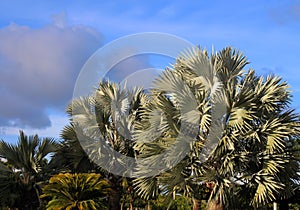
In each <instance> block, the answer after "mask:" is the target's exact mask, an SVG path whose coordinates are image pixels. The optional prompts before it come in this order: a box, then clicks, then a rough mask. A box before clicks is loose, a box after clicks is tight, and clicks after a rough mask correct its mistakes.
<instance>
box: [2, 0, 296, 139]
mask: <svg viewBox="0 0 300 210" xmlns="http://www.w3.org/2000/svg"><path fill="white" fill-rule="evenodd" d="M141 32H163V33H170V34H173V35H176V36H179V37H182V38H184V39H186V40H188V41H190V42H192V43H193V44H195V45H200V46H202V47H204V48H208V49H211V47H212V46H214V48H215V49H217V50H220V49H222V48H223V47H226V46H233V47H235V48H237V49H240V50H241V51H243V52H244V54H245V55H246V56H247V57H248V59H249V61H250V62H251V63H250V65H249V66H248V68H250V67H251V68H254V69H255V70H256V71H257V72H258V73H259V74H263V75H265V74H270V73H272V74H277V75H279V76H282V77H283V78H284V79H285V80H287V81H288V83H289V84H290V85H291V90H292V91H293V95H294V101H293V104H292V107H294V108H296V109H297V110H298V111H300V84H299V75H300V74H299V73H298V72H299V70H300V69H299V68H300V59H299V56H300V41H299V40H300V1H296V0H294V1H292V0H290V1H288V0H286V1H261V0H255V1H221V0H219V1H216V0H212V1H200V0H198V1H196V0H192V1H174V0H173V1H130V0H129V1H128V0H127V1H28V0H24V1H21V0H20V1H13V0H11V1H8V0H3V1H1V2H0V95H1V99H2V100H1V103H0V138H2V139H4V140H8V141H14V139H16V138H15V135H16V134H18V130H20V129H23V130H25V132H26V133H27V134H29V135H31V134H35V133H38V134H39V135H41V136H53V137H55V138H58V137H59V133H60V130H61V129H62V127H63V126H64V125H66V124H67V117H66V114H65V113H64V108H65V106H66V105H67V104H68V103H69V101H70V100H71V98H72V91H73V88H74V84H75V80H76V78H77V76H78V74H79V72H80V69H81V68H82V66H83V65H84V63H85V61H86V60H87V59H88V58H89V57H90V56H91V55H92V54H93V53H94V52H95V51H96V50H97V49H99V48H100V47H101V46H103V45H105V44H107V43H109V42H111V41H113V40H115V39H117V38H120V37H122V36H125V35H130V34H133V33H141ZM155 62H158V63H155ZM126 65H127V66H126ZM159 65H164V62H163V61H159V59H151V58H150V57H140V58H138V59H135V60H134V61H131V62H127V63H126V62H125V64H124V65H123V67H122V68H132V67H133V66H135V67H141V68H143V67H148V66H159ZM162 67H163V66H162ZM120 74H121V73H120Z"/></svg>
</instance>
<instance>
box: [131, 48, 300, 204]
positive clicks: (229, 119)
mask: <svg viewBox="0 0 300 210" xmlns="http://www.w3.org/2000/svg"><path fill="white" fill-rule="evenodd" d="M247 64H248V62H247V60H246V58H245V57H244V56H243V55H242V54H241V53H240V52H238V51H236V50H233V49H232V48H225V49H224V50H222V51H220V52H218V53H215V54H212V55H211V56H208V53H207V52H206V51H205V50H201V49H200V48H198V47H196V48H194V49H192V50H191V51H188V52H186V53H185V54H183V55H182V56H180V57H179V58H178V59H177V60H176V63H175V64H174V65H173V67H171V68H169V69H167V70H166V71H165V72H164V73H163V74H162V75H161V76H160V77H159V78H158V79H157V80H156V82H155V83H154V84H155V88H154V90H153V92H152V95H151V97H152V100H151V103H150V104H149V105H148V107H149V108H148V109H144V112H143V114H142V115H143V116H144V117H143V120H141V121H140V122H138V124H137V126H136V127H138V128H139V130H137V131H136V135H134V137H135V139H134V140H135V141H136V142H137V143H136V145H135V148H136V149H137V150H139V151H140V152H139V155H140V156H142V157H153V158H152V162H151V161H150V165H151V163H152V164H154V163H155V162H156V161H157V160H156V158H157V154H158V153H160V152H162V151H166V149H167V148H169V147H170V145H180V147H178V146H175V148H177V150H176V151H173V153H172V151H171V152H170V154H172V155H175V156H176V155H177V156H178V155H179V156H180V154H181V151H180V150H178V148H181V149H182V148H183V149H184V148H185V149H186V148H187V147H188V146H190V148H191V149H190V152H189V153H188V154H186V155H185V156H184V155H183V156H182V160H181V161H180V163H179V164H177V165H176V166H175V167H173V168H171V169H170V170H168V171H166V172H164V173H161V174H159V175H157V176H156V177H152V178H151V179H149V178H145V177H144V178H143V177H142V178H139V179H137V180H136V181H135V182H136V189H137V191H138V193H139V194H140V195H141V196H143V197H145V198H150V197H151V195H153V193H154V192H155V191H156V186H155V185H154V184H153V183H154V181H156V180H158V186H160V188H161V189H162V191H164V192H166V193H168V194H170V195H174V194H176V193H181V194H183V195H185V196H189V197H191V198H193V199H194V209H197V206H198V201H197V200H198V199H197V194H198V193H199V191H201V190H199V189H201V186H203V184H205V183H206V184H205V185H206V186H209V187H208V188H209V189H210V190H211V193H210V198H209V203H210V204H209V208H210V209H224V208H230V209H236V208H237V209H238V208H240V206H239V205H240V204H239V202H238V200H237V199H238V198H239V197H241V196H240V195H246V194H245V192H247V194H248V196H246V197H245V199H246V202H247V204H248V205H252V206H255V207H258V206H260V205H266V204H268V203H270V202H273V201H275V200H280V199H284V198H288V197H290V196H291V195H292V193H293V185H294V181H295V180H299V175H298V174H297V171H299V166H298V163H297V160H296V159H295V153H294V152H293V147H292V146H291V145H293V143H294V142H295V137H296V136H298V135H299V125H300V124H299V122H300V121H299V115H297V114H295V112H294V111H293V110H291V109H289V103H290V101H291V95H290V92H289V90H288V85H287V84H286V82H283V81H282V80H281V79H280V78H279V77H276V76H273V75H271V76H268V77H267V78H264V77H258V76H256V74H255V72H254V70H248V71H246V70H244V67H245V66H246V65H247ZM222 103H223V104H224V106H225V108H224V109H222V106H219V108H218V104H222ZM217 112H220V113H217ZM190 113H191V114H190ZM216 113H217V114H216ZM187 116H188V117H187ZM216 116H217V118H216ZM218 116H221V117H219V118H218ZM197 118H198V119H197ZM194 122H198V123H199V124H198V126H197V133H196V134H193V135H191V133H189V132H187V133H184V134H185V135H184V137H185V138H181V134H182V131H181V126H182V125H185V127H188V128H191V127H192V128H194V127H193V123H194ZM187 124H188V125H190V126H186V125H187ZM216 125H217V126H216ZM220 128H221V130H220V131H219V130H218V129H220ZM157 131H159V135H153V133H155V132H157ZM192 131H193V132H194V131H195V130H194V129H192ZM183 132H184V131H183ZM214 139H217V141H216V143H215V144H211V145H210V146H211V150H206V149H207V148H208V147H207V145H209V144H210V143H211V141H212V142H213V140H214ZM187 140H188V141H187ZM184 142H188V143H186V144H184ZM203 154H204V155H206V156H207V157H206V158H203ZM170 157H171V156H167V158H166V160H169V158H170ZM141 170H142V169H141ZM151 186H152V187H151ZM232 195H238V196H232Z"/></svg>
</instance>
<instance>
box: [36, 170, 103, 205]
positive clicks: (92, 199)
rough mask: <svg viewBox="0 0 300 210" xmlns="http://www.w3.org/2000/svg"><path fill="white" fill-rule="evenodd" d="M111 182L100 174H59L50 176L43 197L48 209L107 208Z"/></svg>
mask: <svg viewBox="0 0 300 210" xmlns="http://www.w3.org/2000/svg"><path fill="white" fill-rule="evenodd" d="M108 192H109V184H108V182H107V181H105V180H104V179H102V177H101V175H100V174H95V173H89V174H84V173H81V174H70V173H65V174H58V175H55V176H53V177H51V178H50V180H49V183H48V184H47V185H46V186H45V187H44V188H43V194H42V195H41V198H43V199H47V200H49V202H48V204H47V206H46V208H47V210H51V209H53V210H59V209H61V210H63V209H66V210H84V209H95V210H96V209H106V206H107V194H108Z"/></svg>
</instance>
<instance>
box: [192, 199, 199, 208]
mask: <svg viewBox="0 0 300 210" xmlns="http://www.w3.org/2000/svg"><path fill="white" fill-rule="evenodd" d="M199 204H200V201H199V200H198V199H197V198H193V210H199V206H200V205H199Z"/></svg>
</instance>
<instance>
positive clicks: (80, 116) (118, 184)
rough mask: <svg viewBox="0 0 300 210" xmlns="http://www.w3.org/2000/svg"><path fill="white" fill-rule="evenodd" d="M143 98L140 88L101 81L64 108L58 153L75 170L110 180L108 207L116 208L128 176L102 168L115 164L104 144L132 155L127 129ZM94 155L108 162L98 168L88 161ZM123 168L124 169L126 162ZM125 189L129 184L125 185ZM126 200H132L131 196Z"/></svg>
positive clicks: (138, 112) (135, 117)
mask: <svg viewBox="0 0 300 210" xmlns="http://www.w3.org/2000/svg"><path fill="white" fill-rule="evenodd" d="M146 100H147V99H146V95H145V93H144V91H143V90H142V89H139V88H136V89H133V90H127V89H126V88H125V87H122V86H121V85H120V84H115V83H113V82H109V81H102V82H100V83H99V87H98V88H97V89H96V90H95V94H94V95H92V96H89V97H86V98H78V99H74V100H73V101H72V103H71V104H70V106H69V107H68V108H67V112H68V114H69V115H70V125H69V126H67V127H65V128H64V130H63V132H62V137H63V139H64V141H63V144H64V145H65V146H66V147H63V149H64V150H62V152H60V154H61V156H60V157H61V158H62V159H69V160H68V161H67V162H69V163H70V164H69V165H72V168H74V167H75V168H76V169H77V170H80V171H85V170H87V171H86V172H88V171H89V170H91V169H93V170H94V171H95V170H96V171H101V174H102V175H103V177H105V178H106V179H107V180H108V181H109V183H110V187H111V191H110V194H109V206H110V207H109V208H110V209H111V210H118V209H120V203H121V198H122V194H123V192H124V191H125V189H124V188H123V183H124V182H125V181H126V182H127V183H128V185H130V184H131V180H130V179H126V180H125V179H124V177H122V175H120V174H119V175H116V174H113V173H111V172H110V171H106V170H107V168H110V167H111V168H112V169H115V168H117V167H116V166H115V165H114V164H115V163H116V159H115V157H113V155H110V154H107V152H105V151H107V149H106V148H113V149H114V150H115V151H118V152H119V153H121V154H123V155H126V156H129V157H134V156H135V153H134V149H133V144H134V142H133V141H132V140H131V132H132V129H133V127H134V123H135V122H136V121H138V120H139V117H140V116H139V114H140V109H141V106H142V104H144V101H146ZM70 146H71V147H70ZM81 146H82V147H81ZM83 148H84V150H83ZM86 151H87V152H88V153H89V156H87V154H86ZM99 151H101V153H100V154H99ZM102 151H104V152H102ZM89 158H90V159H89ZM98 158H102V159H105V164H106V165H107V164H108V165H109V166H108V167H107V168H106V169H105V168H102V170H101V169H99V168H100V167H97V166H96V165H95V164H93V163H92V161H94V162H96V163H99V162H98V161H99V159H98ZM106 158H107V159H106ZM100 162H101V159H100ZM82 163H85V164H82ZM84 166H89V167H84ZM122 167H123V166H122ZM123 168H125V169H126V166H124V167H123ZM128 189H133V188H131V187H130V186H128ZM131 192H132V190H131ZM132 193H133V192H132ZM130 200H131V203H132V202H133V197H131V199H130Z"/></svg>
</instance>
